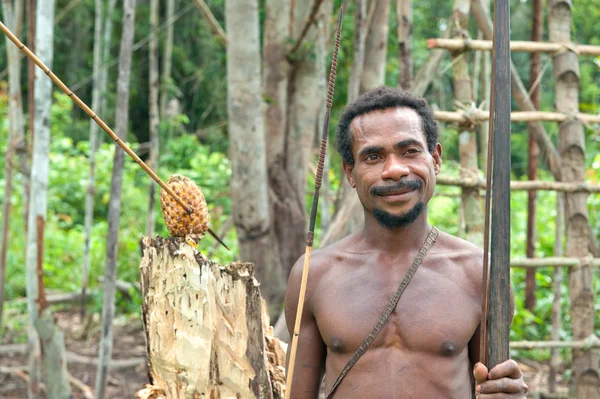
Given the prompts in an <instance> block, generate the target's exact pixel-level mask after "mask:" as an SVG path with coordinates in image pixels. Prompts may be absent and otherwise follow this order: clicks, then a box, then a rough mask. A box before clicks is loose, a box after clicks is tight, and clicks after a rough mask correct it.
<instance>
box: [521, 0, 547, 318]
mask: <svg viewBox="0 0 600 399" xmlns="http://www.w3.org/2000/svg"><path fill="white" fill-rule="evenodd" d="M542 32H543V25H542V0H534V1H533V27H532V32H531V40H532V41H534V42H540V41H542ZM540 69H541V68H540V53H531V70H530V73H529V76H530V78H529V81H530V82H531V85H535V86H534V87H531V88H530V92H531V103H532V104H533V106H534V107H535V109H536V110H539V109H540V101H541V91H540V86H539V85H538V84H536V83H535V82H536V81H537V79H538V76H539V74H540ZM534 135H535V133H534V132H532V131H531V130H530V131H529V139H528V154H529V156H528V158H527V159H528V162H527V178H528V179H529V180H536V179H537V168H538V163H539V161H538V158H539V154H540V148H539V147H538V145H537V143H536V142H535V138H534ZM536 199H537V191H534V190H531V191H529V192H528V193H527V257H528V258H533V257H535V241H536V236H537V234H536V228H535V220H536V217H535V202H536ZM525 285H526V287H525V307H526V308H527V309H528V310H530V311H533V308H534V307H535V285H536V284H535V269H527V275H526V277H525Z"/></svg>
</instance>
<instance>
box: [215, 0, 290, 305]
mask: <svg viewBox="0 0 600 399" xmlns="http://www.w3.org/2000/svg"><path fill="white" fill-rule="evenodd" d="M225 21H226V30H227V34H228V38H229V45H228V46H227V112H228V120H229V151H230V159H231V167H232V176H231V196H232V208H233V218H234V222H235V225H236V230H237V234H238V242H239V248H240V258H241V259H242V260H243V261H250V262H253V263H254V264H255V265H257V269H256V272H257V273H256V274H257V276H258V280H259V281H260V282H261V284H262V285H261V286H262V288H263V294H264V295H265V297H266V300H267V303H268V305H269V313H270V314H277V313H279V311H280V310H281V304H282V303H283V294H284V289H285V284H284V280H283V277H282V273H281V272H282V270H281V262H280V257H279V250H278V248H277V240H276V238H275V234H274V229H273V223H272V216H271V214H270V209H269V187H268V180H267V155H266V153H267V147H266V140H265V124H264V117H263V110H264V107H263V97H262V84H261V71H260V61H261V60H260V52H259V48H260V47H259V44H260V43H259V42H260V38H259V19H258V1H257V0H228V1H227V2H226V3H225Z"/></svg>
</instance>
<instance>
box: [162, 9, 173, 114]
mask: <svg viewBox="0 0 600 399" xmlns="http://www.w3.org/2000/svg"><path fill="white" fill-rule="evenodd" d="M174 14H175V0H167V17H166V20H167V21H171V19H172V18H173V15H174ZM174 28H175V24H172V23H169V24H168V25H167V34H166V37H165V43H164V54H163V63H162V71H161V74H162V75H161V76H162V79H161V90H160V117H161V118H164V117H165V109H166V108H167V101H168V99H169V81H170V80H171V66H172V61H173V29H174Z"/></svg>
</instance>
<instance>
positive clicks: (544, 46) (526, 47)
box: [427, 38, 600, 56]
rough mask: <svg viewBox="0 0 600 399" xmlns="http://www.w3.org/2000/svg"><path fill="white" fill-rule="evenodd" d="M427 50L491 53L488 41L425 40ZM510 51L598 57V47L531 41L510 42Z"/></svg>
mask: <svg viewBox="0 0 600 399" xmlns="http://www.w3.org/2000/svg"><path fill="white" fill-rule="evenodd" d="M427 47H428V48H437V49H445V50H449V51H464V50H479V51H491V50H492V42H491V41H489V40H463V39H446V38H435V39H427ZM510 51H514V52H527V53H559V52H563V51H573V52H575V53H577V54H579V55H592V56H598V55H600V46H592V45H583V44H575V43H564V44H562V43H542V42H531V41H511V42H510Z"/></svg>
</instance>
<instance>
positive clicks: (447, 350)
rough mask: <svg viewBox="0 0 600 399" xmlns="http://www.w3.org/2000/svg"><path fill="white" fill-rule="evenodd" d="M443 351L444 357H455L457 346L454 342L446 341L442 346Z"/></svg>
mask: <svg viewBox="0 0 600 399" xmlns="http://www.w3.org/2000/svg"><path fill="white" fill-rule="evenodd" d="M441 351H442V355H444V356H448V357H451V356H454V355H456V344H455V343H454V342H452V341H446V342H444V343H443V344H442V347H441Z"/></svg>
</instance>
